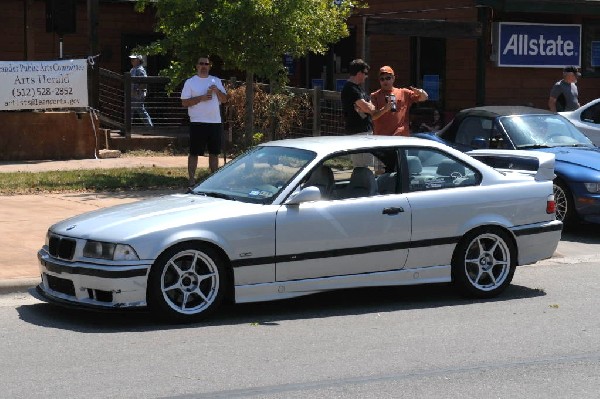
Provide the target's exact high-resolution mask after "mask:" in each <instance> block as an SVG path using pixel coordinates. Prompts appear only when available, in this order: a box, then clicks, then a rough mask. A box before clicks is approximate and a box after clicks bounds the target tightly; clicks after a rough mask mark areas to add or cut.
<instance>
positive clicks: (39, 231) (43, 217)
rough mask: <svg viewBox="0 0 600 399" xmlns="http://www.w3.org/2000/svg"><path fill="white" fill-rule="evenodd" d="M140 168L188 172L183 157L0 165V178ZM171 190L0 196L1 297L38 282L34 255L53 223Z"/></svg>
mask: <svg viewBox="0 0 600 399" xmlns="http://www.w3.org/2000/svg"><path fill="white" fill-rule="evenodd" d="M222 162H223V161H222V159H221V163H222ZM139 166H148V167H186V168H187V156H159V157H121V158H107V159H78V160H68V161H23V162H0V179H2V178H3V173H6V172H41V171H48V170H77V169H103V168H117V167H139ZM198 167H199V168H207V167H208V157H199V160H198ZM184 189H185V188H184V187H182V188H181V191H179V192H183V191H184ZM173 192H177V191H172V190H171V191H129V192H120V193H65V194H46V193H40V194H34V195H0V236H1V237H2V240H1V243H0V294H5V293H8V292H19V291H26V290H27V288H29V287H32V286H35V285H37V284H38V283H39V281H40V277H39V271H38V261H37V251H38V250H39V249H40V248H41V247H42V245H43V244H44V241H45V237H46V231H47V230H48V227H50V226H51V225H52V224H54V223H56V222H58V221H60V220H63V219H66V218H68V217H70V216H75V215H78V214H81V213H84V212H89V211H93V210H96V209H99V208H104V207H107V206H111V205H117V204H123V203H127V202H133V201H137V200H141V199H145V198H150V197H155V196H159V195H165V194H170V193H173Z"/></svg>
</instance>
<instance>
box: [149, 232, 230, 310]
mask: <svg viewBox="0 0 600 399" xmlns="http://www.w3.org/2000/svg"><path fill="white" fill-rule="evenodd" d="M227 284H228V279H227V272H226V269H225V266H224V262H223V260H222V259H221V256H219V254H218V253H217V251H215V250H214V249H212V248H210V247H209V246H207V245H202V244H199V243H187V244H179V245H176V246H174V247H172V248H169V249H168V250H166V251H165V252H163V253H162V254H161V255H160V256H159V257H158V259H157V260H156V262H154V265H153V266H152V269H151V270H150V275H149V277H148V291H147V298H148V306H149V307H150V309H151V310H152V311H153V312H154V313H155V315H156V316H158V317H159V318H161V319H163V320H167V321H171V322H193V321H199V320H202V319H204V318H206V317H207V316H209V315H210V314H211V313H213V312H214V311H215V310H216V309H217V308H218V307H219V305H220V304H221V302H222V301H223V297H224V296H225V292H226V287H227Z"/></svg>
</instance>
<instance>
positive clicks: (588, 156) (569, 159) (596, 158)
mask: <svg viewBox="0 0 600 399" xmlns="http://www.w3.org/2000/svg"><path fill="white" fill-rule="evenodd" d="M540 151H544V152H551V153H553V154H554V155H555V158H556V167H559V166H560V164H570V165H578V166H581V167H584V168H590V169H594V170H598V171H600V148H598V147H593V148H589V147H553V148H544V149H541V150H540Z"/></svg>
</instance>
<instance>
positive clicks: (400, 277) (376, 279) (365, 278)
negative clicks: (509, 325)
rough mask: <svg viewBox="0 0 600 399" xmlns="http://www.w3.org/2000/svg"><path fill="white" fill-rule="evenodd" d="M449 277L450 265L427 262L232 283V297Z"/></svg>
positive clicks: (264, 297) (269, 297) (263, 297)
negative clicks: (428, 264) (351, 272)
mask: <svg viewBox="0 0 600 399" xmlns="http://www.w3.org/2000/svg"><path fill="white" fill-rule="evenodd" d="M450 281H451V266H450V265H446V266H431V267H423V268H416V269H402V270H392V271H385V272H376V273H366V274H355V275H349V276H333V277H322V278H312V279H306V280H293V281H276V282H273V283H262V284H249V285H236V286H235V301H236V303H244V302H258V301H275V300H278V299H285V298H294V297H298V296H303V295H310V294H315V293H318V292H323V291H331V290H337V289H344V288H359V287H382V286H392V285H417V284H430V283H448V282H450Z"/></svg>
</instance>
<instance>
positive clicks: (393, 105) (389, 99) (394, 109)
mask: <svg viewBox="0 0 600 399" xmlns="http://www.w3.org/2000/svg"><path fill="white" fill-rule="evenodd" d="M388 101H389V102H391V103H392V108H390V111H392V112H396V111H397V109H396V96H395V95H393V94H390V95H389V96H388Z"/></svg>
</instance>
